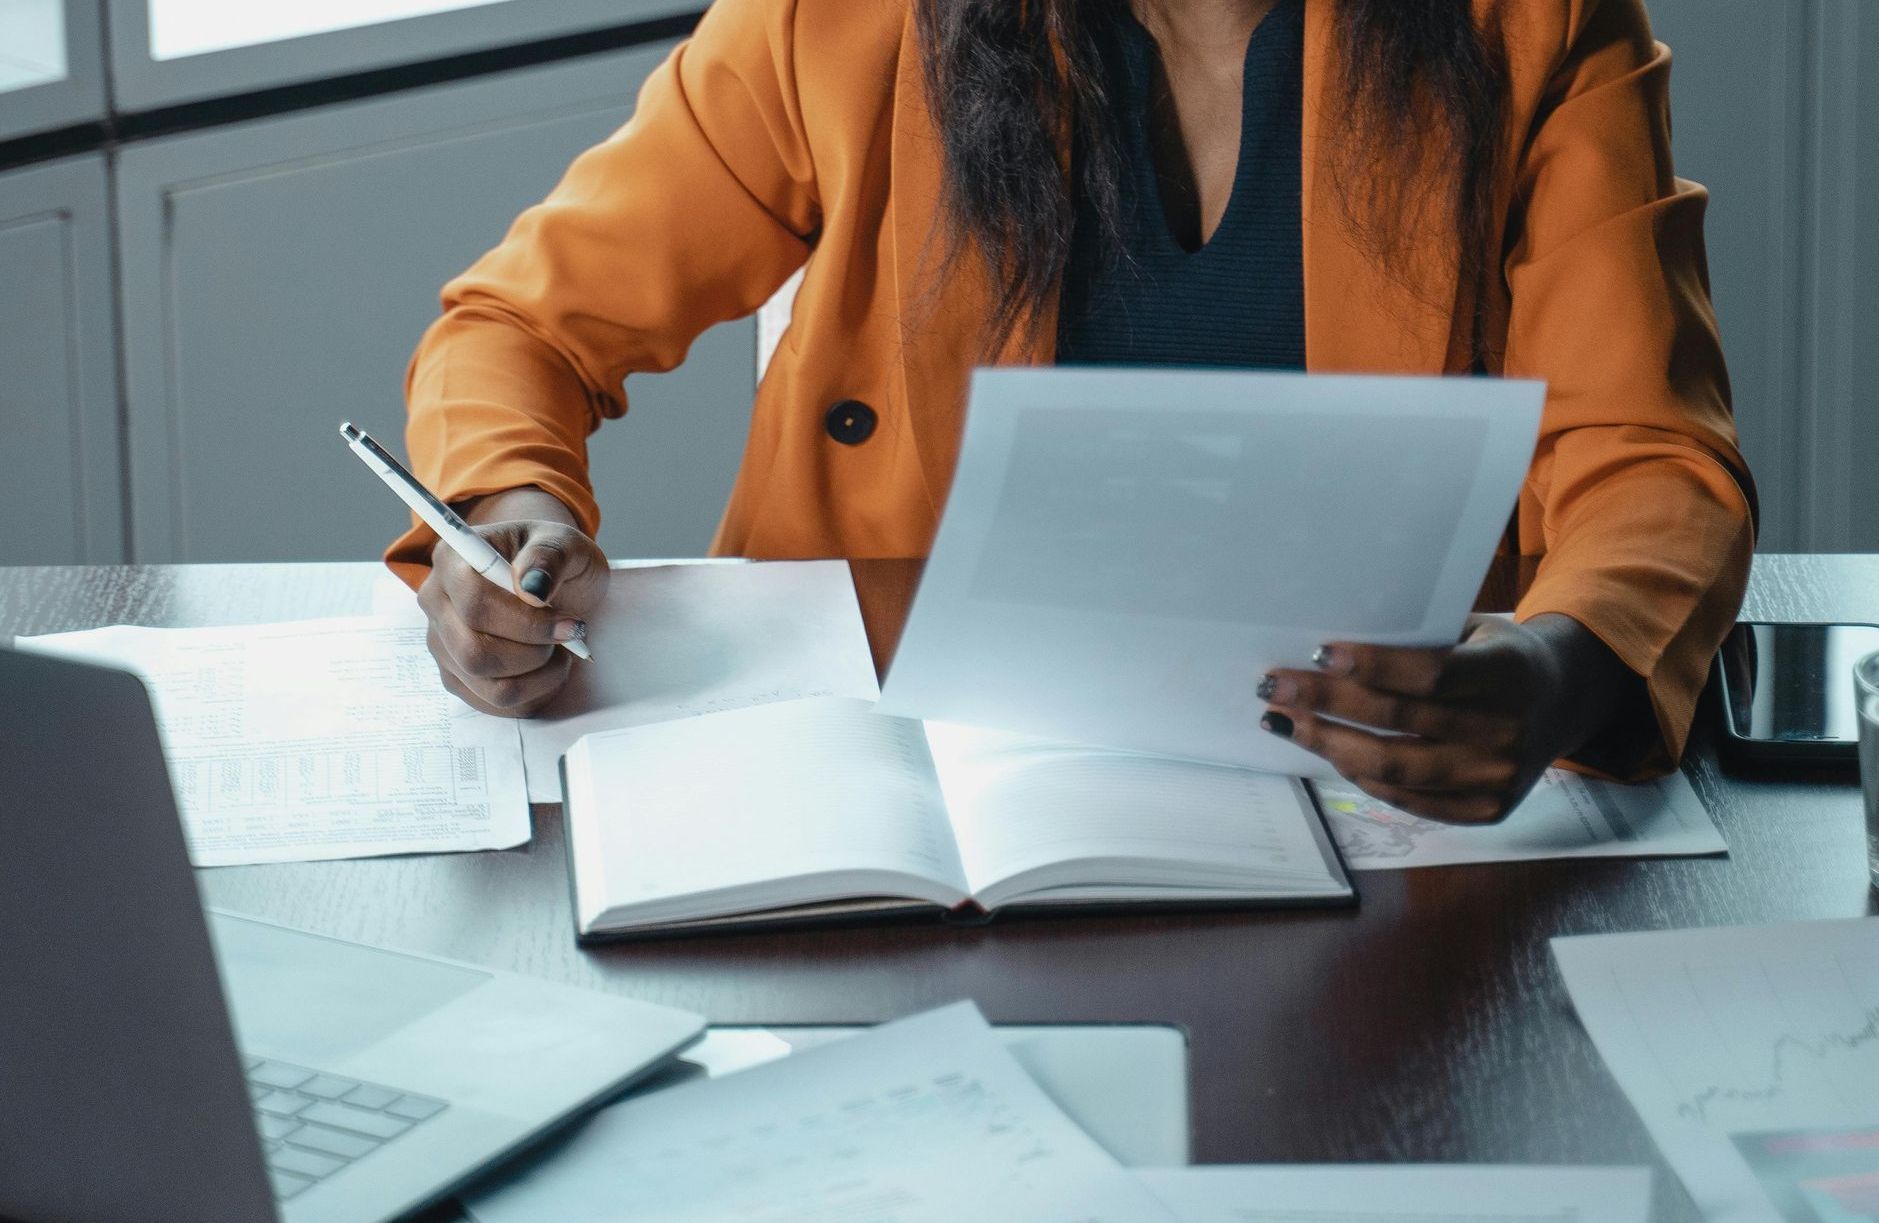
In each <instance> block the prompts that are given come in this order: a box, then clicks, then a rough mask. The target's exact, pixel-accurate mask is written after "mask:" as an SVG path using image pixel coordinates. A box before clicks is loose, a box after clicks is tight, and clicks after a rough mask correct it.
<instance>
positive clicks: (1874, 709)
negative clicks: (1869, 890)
mask: <svg viewBox="0 0 1879 1223" xmlns="http://www.w3.org/2000/svg"><path fill="white" fill-rule="evenodd" d="M1853 690H1854V697H1855V699H1856V700H1858V702H1859V784H1860V790H1861V792H1862V793H1863V794H1864V795H1865V799H1866V870H1867V872H1868V873H1869V874H1870V875H1871V876H1872V885H1873V886H1874V887H1875V888H1879V653H1875V654H1868V655H1866V657H1864V658H1862V659H1860V660H1859V661H1858V662H1857V663H1855V664H1853Z"/></svg>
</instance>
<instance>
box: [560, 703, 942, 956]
mask: <svg viewBox="0 0 1879 1223" xmlns="http://www.w3.org/2000/svg"><path fill="white" fill-rule="evenodd" d="M568 776H569V788H570V791H571V793H570V800H571V801H570V803H569V806H570V808H572V809H573V811H572V812H571V818H578V819H579V820H580V822H579V823H578V824H577V825H576V826H575V827H574V837H575V849H576V876H577V884H578V891H579V893H580V906H581V909H582V910H583V911H582V913H581V914H580V917H581V920H582V924H583V926H586V925H588V924H589V923H591V921H592V920H593V919H594V918H595V917H597V916H599V914H600V913H601V912H603V911H604V910H607V909H621V910H625V909H628V908H629V907H630V908H632V909H633V910H634V920H635V921H638V920H642V919H643V920H648V921H650V920H653V917H654V915H655V914H663V915H665V916H666V917H667V918H668V919H672V920H677V919H679V918H680V917H682V916H684V915H693V916H703V915H707V914H711V913H713V912H717V911H721V910H718V909H716V908H715V907H714V906H713V905H712V904H711V903H710V902H709V899H708V898H709V897H711V896H713V895H716V894H723V893H728V892H733V891H744V890H749V889H752V888H761V887H762V885H765V884H767V883H773V882H775V881H776V880H780V879H786V878H793V877H797V876H802V875H814V874H825V873H830V872H852V871H877V872H878V871H897V872H901V873H903V874H908V875H915V876H919V877H920V878H923V879H930V880H933V881H934V882H936V883H938V884H940V885H942V887H943V888H944V889H945V890H946V891H948V892H950V893H955V894H957V895H958V896H960V897H963V895H964V893H965V890H966V888H965V872H964V870H963V868H962V867H961V866H960V863H959V855H958V852H957V850H956V849H955V848H954V845H953V841H952V832H951V829H950V828H949V826H948V824H947V821H946V813H945V808H944V807H943V806H942V805H941V800H940V794H939V786H938V783H937V782H936V780H935V779H934V776H933V767H932V762H931V760H930V759H929V758H928V756H927V750H926V742H925V739H924V737H923V735H922V734H921V728H920V724H919V723H918V722H907V721H903V720H901V719H898V718H887V717H882V716H881V715H879V714H876V713H875V712H874V711H873V706H872V705H871V704H869V703H868V702H866V701H858V700H852V699H848V698H844V697H817V698H812V699H809V700H802V701H780V702H775V703H772V704H768V705H758V706H754V707H752V708H749V709H737V710H729V711H726V712H723V713H714V714H707V715H704V716H702V717H696V718H681V719H679V720H677V721H673V722H660V723H655V724H653V725H650V726H636V727H631V728H628V729H625V730H616V731H609V732H606V733H604V734H599V735H590V736H588V737H587V738H585V739H583V740H582V741H581V742H580V744H578V745H577V747H576V749H575V751H574V752H571V753H570V754H569V757H568ZM774 891H775V889H766V890H765V895H766V896H769V895H771V893H773V892H774ZM785 891H787V889H785ZM823 898H824V897H806V896H784V897H775V898H772V899H767V900H766V901H765V902H764V903H763V904H762V905H761V906H759V907H771V906H772V905H775V904H780V903H785V902H795V901H801V900H810V899H823Z"/></svg>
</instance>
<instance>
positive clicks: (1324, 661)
mask: <svg viewBox="0 0 1879 1223" xmlns="http://www.w3.org/2000/svg"><path fill="white" fill-rule="evenodd" d="M1311 665H1312V666H1314V667H1316V668H1318V669H1319V670H1320V671H1325V672H1329V673H1330V674H1332V675H1342V674H1344V673H1345V672H1346V671H1349V670H1350V669H1351V658H1350V655H1349V654H1347V653H1345V652H1344V651H1343V650H1340V649H1338V648H1337V647H1336V646H1334V645H1321V646H1319V647H1318V648H1317V649H1315V650H1313V651H1312V652H1311Z"/></svg>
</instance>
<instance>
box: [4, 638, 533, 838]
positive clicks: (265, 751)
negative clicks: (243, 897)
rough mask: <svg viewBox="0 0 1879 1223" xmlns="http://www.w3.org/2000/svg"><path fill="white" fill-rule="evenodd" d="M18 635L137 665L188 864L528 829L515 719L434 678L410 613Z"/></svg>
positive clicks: (34, 644) (33, 645) (26, 644)
mask: <svg viewBox="0 0 1879 1223" xmlns="http://www.w3.org/2000/svg"><path fill="white" fill-rule="evenodd" d="M18 644H19V646H20V647H21V648H22V649H31V650H38V651H40V652H43V653H50V654H62V655H67V656H70V657H75V658H84V659H89V660H91V661H94V662H102V663H108V664H111V665H115V666H119V667H124V668H127V669H129V670H132V671H135V672H137V673H138V674H139V675H141V676H142V677H143V680H144V682H145V685H146V686H147V687H148V688H149V689H150V695H151V698H152V703H153V704H154V705H155V707H156V713H157V723H158V726H159V728H160V730H161V732H162V736H163V747H164V755H165V757H166V758H167V759H168V761H169V767H170V778H171V782H172V784H173V785H174V787H175V789H176V798H177V804H178V806H179V807H180V808H181V810H182V817H183V830H184V833H185V835H186V837H187V839H188V842H189V856H190V860H191V861H193V862H194V863H195V864H196V865H197V866H235V865H240V864H243V863H251V862H294V861H307V860H313V859H322V858H358V857H369V856H373V855H377V854H407V853H437V852H442V851H447V850H472V849H506V848H508V847H510V846H514V845H520V844H522V843H523V842H525V841H527V840H528V838H529V822H528V821H529V816H528V796H527V793H526V790H525V787H524V784H523V776H522V751H521V743H520V741H519V739H518V737H517V732H516V723H515V722H514V721H513V720H511V719H508V718H492V717H488V716H486V715H484V714H480V713H477V712H476V711H475V710H472V709H470V708H469V707H468V706H466V705H464V704H463V703H462V702H461V701H459V700H457V698H455V697H453V696H451V695H450V694H449V693H447V692H445V691H444V690H443V688H442V687H440V686H439V684H438V682H437V668H436V665H435V664H434V663H433V662H432V661H431V656H430V653H429V651H428V650H427V649H426V648H425V644H424V630H423V629H421V628H411V627H403V626H399V625H395V624H389V623H387V622H385V621H382V620H375V619H369V618H350V619H336V620H306V621H299V622H294V623H286V624H261V625H244V626H240V627H234V628H168V629H166V628H137V627H132V626H129V625H119V626H116V627H113V628H102V629H92V630H87V631H85V632H78V633H57V634H52V635H49V636H44V637H28V638H21V639H20V640H19V642H18Z"/></svg>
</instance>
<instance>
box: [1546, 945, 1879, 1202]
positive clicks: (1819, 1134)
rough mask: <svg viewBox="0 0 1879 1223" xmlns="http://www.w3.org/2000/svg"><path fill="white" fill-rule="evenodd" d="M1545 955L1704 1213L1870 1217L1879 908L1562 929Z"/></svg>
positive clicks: (1876, 1164)
mask: <svg viewBox="0 0 1879 1223" xmlns="http://www.w3.org/2000/svg"><path fill="white" fill-rule="evenodd" d="M1553 955H1554V957H1555V958H1556V959H1557V960H1558V962H1559V967H1560V971H1561V973H1562V974H1563V975H1564V976H1565V979H1566V987H1567V989H1568V990H1569V991H1570V992H1571V994H1572V1002H1573V1005H1574V1006H1575V1007H1577V1008H1578V1011H1579V1018H1580V1019H1581V1020H1582V1021H1583V1022H1584V1024H1585V1027H1586V1031H1587V1032H1589V1033H1590V1034H1591V1037H1592V1042H1593V1043H1594V1044H1595V1045H1597V1046H1598V1051H1599V1053H1600V1054H1602V1055H1603V1056H1604V1058H1605V1064H1606V1066H1608V1067H1609V1068H1610V1069H1611V1072H1612V1075H1613V1077H1615V1078H1616V1079H1617V1080H1618V1083H1619V1086H1621V1087H1623V1088H1624V1091H1625V1095H1626V1096H1628V1097H1629V1098H1630V1100H1631V1104H1632V1106H1633V1107H1634V1108H1636V1109H1637V1110H1638V1114H1639V1116H1641V1117H1642V1118H1643V1119H1644V1124H1645V1125H1646V1127H1648V1128H1649V1129H1650V1132H1651V1137H1653V1138H1654V1139H1656V1140H1657V1145H1658V1147H1659V1148H1660V1149H1661V1150H1662V1151H1663V1153H1664V1158H1665V1159H1667V1160H1668V1161H1669V1162H1670V1166H1671V1167H1672V1168H1674V1169H1676V1172H1677V1175H1678V1176H1680V1177H1682V1178H1683V1183H1684V1186H1685V1187H1686V1188H1687V1189H1688V1190H1689V1191H1690V1196H1691V1197H1692V1198H1694V1199H1695V1200H1696V1204H1697V1206H1698V1208H1699V1209H1700V1210H1701V1211H1702V1213H1703V1217H1704V1218H1706V1219H1709V1220H1711V1221H1712V1223H1749V1221H1754V1223H1772V1221H1775V1220H1780V1221H1783V1223H1801V1221H1803V1220H1805V1221H1806V1223H1823V1221H1826V1223H1840V1221H1841V1220H1869V1219H1872V1218H1875V1217H1879V918H1863V919H1858V920H1853V921H1822V922H1796V923H1792V924H1788V925H1779V926H1750V927H1724V928H1718V929H1706V930H1672V931H1663V932H1653V933H1645V934H1611V935H1589V936H1582V937H1578V938H1558V939H1554V940H1553Z"/></svg>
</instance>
